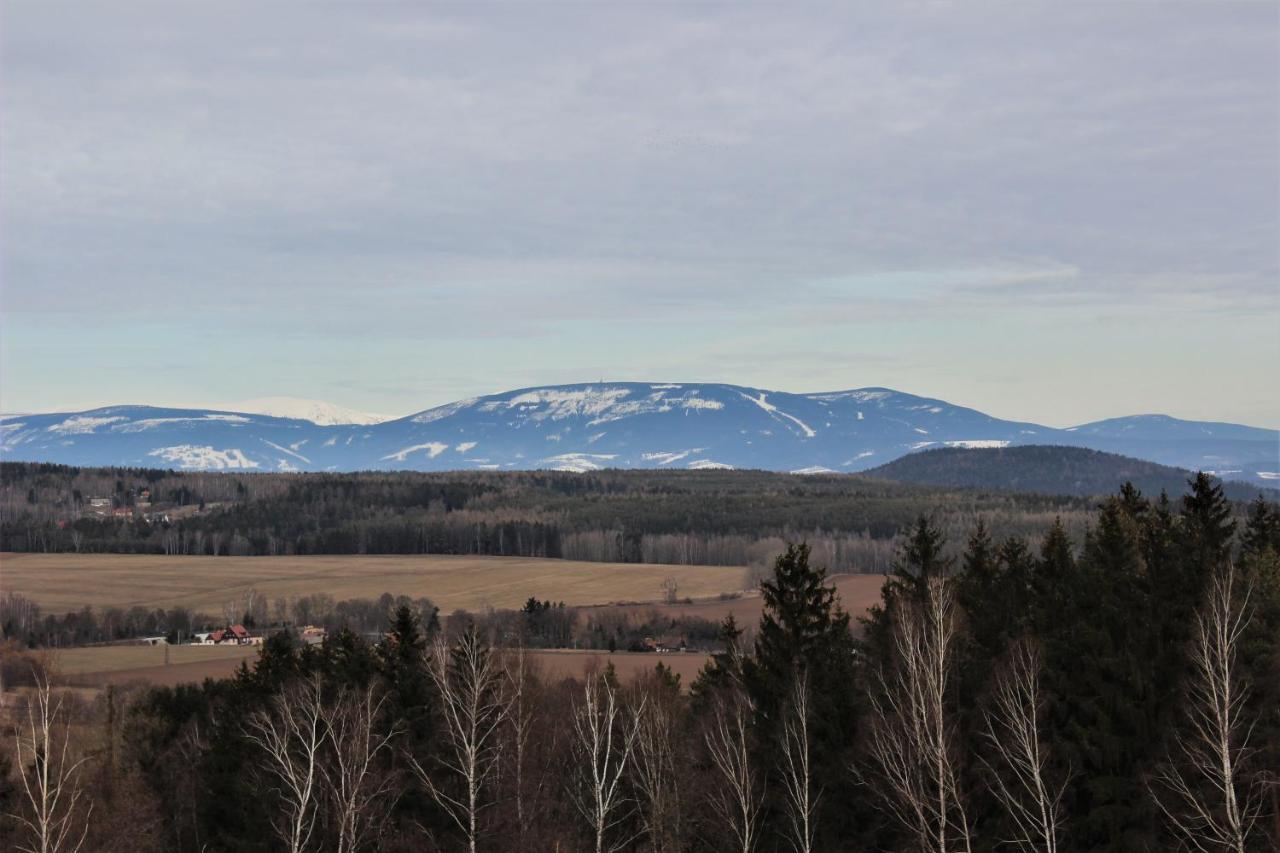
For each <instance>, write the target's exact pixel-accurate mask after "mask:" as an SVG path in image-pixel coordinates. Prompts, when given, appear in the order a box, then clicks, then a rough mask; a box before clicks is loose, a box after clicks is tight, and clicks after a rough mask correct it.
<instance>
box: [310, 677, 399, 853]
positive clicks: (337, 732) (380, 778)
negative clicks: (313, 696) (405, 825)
mask: <svg viewBox="0 0 1280 853" xmlns="http://www.w3.org/2000/svg"><path fill="white" fill-rule="evenodd" d="M385 701H386V699H385V697H381V698H377V699H375V698H374V688H373V686H372V685H370V686H369V687H367V688H365V689H364V690H361V691H351V692H348V693H346V694H344V695H343V696H342V697H340V698H339V700H338V701H336V702H334V703H332V704H331V705H329V706H327V707H326V708H325V709H324V711H323V719H324V731H325V736H326V737H327V738H328V741H329V750H328V752H329V759H328V760H327V761H326V762H325V763H324V764H322V765H321V771H322V773H323V778H324V785H325V789H326V793H327V795H328V799H329V802H330V804H331V807H332V811H333V823H334V828H335V831H336V835H337V839H336V846H335V850H336V851H337V853H354V851H356V850H359V849H360V848H361V846H362V844H363V842H364V841H365V839H366V837H367V836H368V833H369V830H370V829H371V827H372V826H374V825H375V824H376V823H377V818H378V816H379V815H380V814H382V813H384V812H385V809H386V808H388V807H389V806H390V803H391V800H392V796H391V795H392V792H393V790H394V781H395V780H394V777H393V776H391V775H389V774H387V773H385V772H380V770H379V768H378V766H377V761H378V757H379V756H380V755H381V754H382V753H384V752H387V751H389V750H390V749H391V744H392V741H393V740H394V739H395V737H396V735H397V734H399V731H398V730H397V729H395V728H393V729H391V730H390V731H387V732H379V731H378V721H379V718H380V716H381V712H382V707H383V704H384V703H385Z"/></svg>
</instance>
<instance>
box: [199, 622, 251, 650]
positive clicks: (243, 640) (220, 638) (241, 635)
mask: <svg viewBox="0 0 1280 853" xmlns="http://www.w3.org/2000/svg"><path fill="white" fill-rule="evenodd" d="M196 637H198V638H201V639H200V643H201V645H205V646H226V645H240V646H250V645H255V641H256V642H258V643H260V642H262V639H261V638H260V637H251V636H250V635H249V632H248V631H247V630H245V627H244V626H243V625H232V626H231V627H230V628H220V629H219V630H217V631H213V632H211V633H209V634H196Z"/></svg>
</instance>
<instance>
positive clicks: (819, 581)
mask: <svg viewBox="0 0 1280 853" xmlns="http://www.w3.org/2000/svg"><path fill="white" fill-rule="evenodd" d="M760 592H761V595H762V597H763V599H764V612H763V614H762V616H761V618H760V630H759V632H758V633H757V635H756V643H755V653H754V655H752V656H751V657H750V658H748V659H746V660H745V661H744V662H743V663H744V680H745V683H746V686H747V691H748V693H749V695H750V696H751V698H752V700H753V702H754V704H755V709H756V720H755V728H756V734H757V736H758V738H759V742H760V743H761V744H764V745H766V746H765V748H764V751H763V754H762V766H764V767H768V768H776V767H777V761H776V758H777V753H776V752H775V750H776V749H777V744H778V743H779V741H780V739H781V735H782V725H783V722H784V719H783V717H784V715H785V714H786V713H787V712H788V710H787V709H788V701H789V697H790V694H791V690H792V688H793V685H794V684H795V681H796V679H797V678H799V677H801V676H802V675H803V676H804V677H805V678H806V679H807V681H808V688H809V703H810V712H811V719H810V736H811V738H812V744H811V746H812V756H813V775H814V779H815V781H816V783H817V786H818V787H819V788H820V789H822V790H823V791H824V795H823V809H822V815H821V818H820V820H819V821H818V825H819V827H820V830H819V832H820V838H825V839H827V840H826V841H825V842H820V847H821V846H825V847H828V848H830V847H835V846H836V839H843V838H847V837H848V836H849V834H850V833H852V832H853V831H854V830H855V828H856V826H857V820H856V814H857V812H856V809H855V808H853V807H852V805H851V801H852V800H853V797H854V791H853V790H852V789H853V784H852V778H851V776H850V774H849V771H848V767H849V763H850V760H851V757H852V754H851V750H852V747H853V744H854V742H855V735H856V731H855V727H856V716H857V715H856V702H857V695H858V694H857V692H856V691H857V684H856V673H855V668H854V645H853V635H852V633H851V632H850V630H849V615H848V614H847V613H845V612H844V610H843V609H842V608H841V607H840V606H839V604H838V603H837V601H836V591H835V587H834V586H832V585H829V584H828V583H827V573H826V569H823V568H819V567H814V566H811V565H810V563H809V547H808V546H807V545H804V544H800V545H788V546H787V549H786V551H785V552H783V553H782V554H781V555H779V557H778V558H777V560H776V561H775V562H774V570H773V577H772V578H771V579H769V580H766V581H765V582H763V583H762V584H761V585H760ZM771 787H774V788H775V789H777V790H781V788H780V785H775V786H771ZM775 806H776V804H775Z"/></svg>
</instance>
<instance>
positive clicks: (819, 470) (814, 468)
mask: <svg viewBox="0 0 1280 853" xmlns="http://www.w3.org/2000/svg"><path fill="white" fill-rule="evenodd" d="M791 473H792V474H835V473H837V472H835V471H833V470H831V469H830V468H824V467H822V466H821V465H810V466H809V467H808V468H797V469H796V470H794V471H792V472H791Z"/></svg>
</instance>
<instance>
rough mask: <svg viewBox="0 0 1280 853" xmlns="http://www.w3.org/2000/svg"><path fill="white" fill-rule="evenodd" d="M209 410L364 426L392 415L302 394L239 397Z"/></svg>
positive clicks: (385, 419)
mask: <svg viewBox="0 0 1280 853" xmlns="http://www.w3.org/2000/svg"><path fill="white" fill-rule="evenodd" d="M208 408H210V409H217V410H219V411H227V412H241V413H246V414H252V415H270V416H271V417H273V418H295V419H298V420H304V421H311V422H312V423H313V424H319V425H320V426H340V425H343V424H357V425H362V426H367V425H369V424H380V423H382V422H383V421H390V420H394V419H395V416H394V415H378V414H374V413H373V412H358V411H356V410H355V409H348V408H346V407H345V406H339V405H337V404H336V403H327V402H325V401H324V400H306V399H303V398H302V397H257V398H254V399H252V400H239V401H237V402H234V403H219V404H217V405H214V406H209V407H208Z"/></svg>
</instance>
